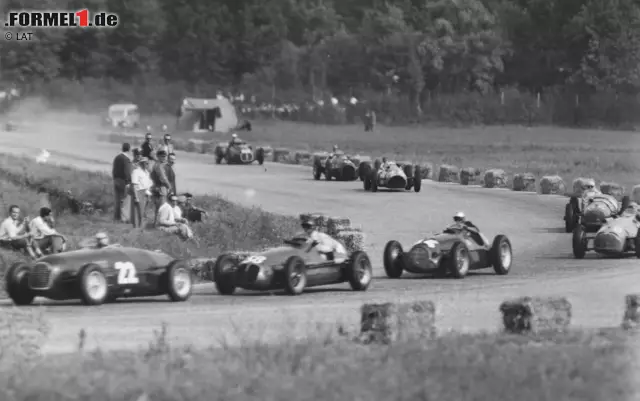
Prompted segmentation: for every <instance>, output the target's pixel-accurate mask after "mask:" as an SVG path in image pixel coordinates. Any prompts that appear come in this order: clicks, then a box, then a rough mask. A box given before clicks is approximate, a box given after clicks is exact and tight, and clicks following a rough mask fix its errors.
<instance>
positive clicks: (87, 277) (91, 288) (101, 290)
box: [78, 263, 109, 305]
mask: <svg viewBox="0 0 640 401" xmlns="http://www.w3.org/2000/svg"><path fill="white" fill-rule="evenodd" d="M78 281H79V284H80V299H81V300H82V303H84V304H85V305H102V304H103V303H104V302H105V301H106V300H107V296H108V295H109V289H108V286H107V277H106V276H105V275H104V272H103V271H102V269H101V268H100V266H98V265H94V264H92V263H90V264H88V265H86V266H85V267H83V268H82V270H81V271H80V274H79V276H78Z"/></svg>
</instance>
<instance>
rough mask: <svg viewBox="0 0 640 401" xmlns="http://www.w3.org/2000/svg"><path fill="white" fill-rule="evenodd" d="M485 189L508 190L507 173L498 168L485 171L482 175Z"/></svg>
mask: <svg viewBox="0 0 640 401" xmlns="http://www.w3.org/2000/svg"><path fill="white" fill-rule="evenodd" d="M484 187H485V188H508V187H509V183H508V179H507V173H506V172H505V171H504V170H502V169H499V168H494V169H491V170H487V171H486V172H485V173H484Z"/></svg>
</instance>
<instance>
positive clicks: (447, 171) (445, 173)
mask: <svg viewBox="0 0 640 401" xmlns="http://www.w3.org/2000/svg"><path fill="white" fill-rule="evenodd" d="M459 174H460V169H459V168H458V167H457V166H452V165H450V164H443V165H441V166H440V170H439V171H438V182H460V175H459Z"/></svg>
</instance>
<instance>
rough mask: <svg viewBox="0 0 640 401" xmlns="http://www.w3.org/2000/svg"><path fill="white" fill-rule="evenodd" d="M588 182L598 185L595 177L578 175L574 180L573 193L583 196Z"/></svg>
mask: <svg viewBox="0 0 640 401" xmlns="http://www.w3.org/2000/svg"><path fill="white" fill-rule="evenodd" d="M586 184H593V185H594V186H595V185H596V180H594V179H593V178H588V177H578V178H576V179H575V180H573V183H572V186H571V187H572V190H573V195H574V196H577V197H581V196H582V194H583V192H584V190H583V189H582V188H583V187H584V186H585V185H586Z"/></svg>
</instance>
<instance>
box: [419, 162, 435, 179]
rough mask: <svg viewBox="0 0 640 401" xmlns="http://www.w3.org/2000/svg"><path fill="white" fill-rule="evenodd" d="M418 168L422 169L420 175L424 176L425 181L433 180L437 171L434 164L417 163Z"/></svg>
mask: <svg viewBox="0 0 640 401" xmlns="http://www.w3.org/2000/svg"><path fill="white" fill-rule="evenodd" d="M417 166H419V167H420V175H421V176H422V179H423V180H431V179H433V171H434V169H435V166H434V164H433V163H429V162H420V163H417Z"/></svg>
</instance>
